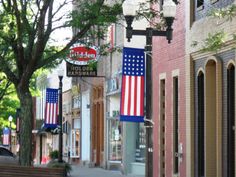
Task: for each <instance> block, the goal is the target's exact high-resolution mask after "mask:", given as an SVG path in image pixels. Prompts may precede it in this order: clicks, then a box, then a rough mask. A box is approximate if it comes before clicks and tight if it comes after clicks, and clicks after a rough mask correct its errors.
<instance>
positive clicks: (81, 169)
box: [70, 165, 144, 177]
mask: <svg viewBox="0 0 236 177" xmlns="http://www.w3.org/2000/svg"><path fill="white" fill-rule="evenodd" d="M70 177H144V176H142V175H122V174H121V172H120V171H112V170H104V169H102V168H97V167H94V168H89V167H87V166H81V165H72V171H71V173H70Z"/></svg>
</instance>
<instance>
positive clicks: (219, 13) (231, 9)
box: [209, 4, 236, 21]
mask: <svg viewBox="0 0 236 177" xmlns="http://www.w3.org/2000/svg"><path fill="white" fill-rule="evenodd" d="M209 15H210V16H212V17H215V18H219V19H222V18H225V20H226V21H232V19H233V17H235V15H236V5H235V4H233V5H230V6H227V7H225V8H217V9H213V10H212V11H211V12H210V13H209Z"/></svg>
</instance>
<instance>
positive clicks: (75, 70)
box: [66, 63, 97, 77]
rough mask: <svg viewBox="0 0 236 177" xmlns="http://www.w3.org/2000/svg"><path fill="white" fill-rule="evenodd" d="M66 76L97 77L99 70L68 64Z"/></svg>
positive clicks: (87, 66)
mask: <svg viewBox="0 0 236 177" xmlns="http://www.w3.org/2000/svg"><path fill="white" fill-rule="evenodd" d="M66 75H67V76H68V77H96V76H97V68H93V67H91V66H89V65H73V64H70V63H66Z"/></svg>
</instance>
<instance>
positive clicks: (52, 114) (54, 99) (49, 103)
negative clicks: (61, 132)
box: [44, 88, 58, 128]
mask: <svg viewBox="0 0 236 177" xmlns="http://www.w3.org/2000/svg"><path fill="white" fill-rule="evenodd" d="M57 116H58V89H52V88H47V89H46V105H45V118H44V126H45V127H50V128H55V127H56V126H57Z"/></svg>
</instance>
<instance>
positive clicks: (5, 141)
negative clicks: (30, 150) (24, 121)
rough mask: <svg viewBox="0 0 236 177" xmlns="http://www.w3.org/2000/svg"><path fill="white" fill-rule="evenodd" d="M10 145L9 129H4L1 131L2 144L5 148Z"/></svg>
mask: <svg viewBox="0 0 236 177" xmlns="http://www.w3.org/2000/svg"><path fill="white" fill-rule="evenodd" d="M9 143H10V129H9V128H6V127H5V128H4V129H3V137H2V144H3V145H5V146H7V145H9Z"/></svg>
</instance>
